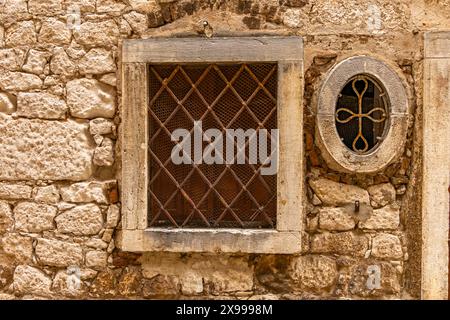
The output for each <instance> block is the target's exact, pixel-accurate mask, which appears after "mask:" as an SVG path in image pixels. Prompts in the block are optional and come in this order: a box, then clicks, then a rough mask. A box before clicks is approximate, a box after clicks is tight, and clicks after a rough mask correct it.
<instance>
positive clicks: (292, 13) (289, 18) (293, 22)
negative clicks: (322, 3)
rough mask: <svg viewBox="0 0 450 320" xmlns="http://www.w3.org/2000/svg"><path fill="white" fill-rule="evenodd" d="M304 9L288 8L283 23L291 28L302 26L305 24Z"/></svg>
mask: <svg viewBox="0 0 450 320" xmlns="http://www.w3.org/2000/svg"><path fill="white" fill-rule="evenodd" d="M304 18H305V17H303V16H302V11H301V10H299V9H287V10H286V12H285V13H284V17H283V24H284V25H286V26H287V27H289V28H300V27H302V26H303V22H302V20H303V19H304Z"/></svg>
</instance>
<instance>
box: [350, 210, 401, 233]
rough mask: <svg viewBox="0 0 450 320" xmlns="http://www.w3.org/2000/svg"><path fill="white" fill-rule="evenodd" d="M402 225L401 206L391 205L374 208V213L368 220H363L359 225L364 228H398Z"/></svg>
mask: <svg viewBox="0 0 450 320" xmlns="http://www.w3.org/2000/svg"><path fill="white" fill-rule="evenodd" d="M399 225H400V208H399V207H398V206H396V205H389V206H386V207H383V208H380V209H375V210H373V213H372V215H371V216H370V217H369V219H367V220H366V221H361V222H360V223H359V227H360V228H362V229H371V230H382V229H391V230H393V229H397V228H398V226H399Z"/></svg>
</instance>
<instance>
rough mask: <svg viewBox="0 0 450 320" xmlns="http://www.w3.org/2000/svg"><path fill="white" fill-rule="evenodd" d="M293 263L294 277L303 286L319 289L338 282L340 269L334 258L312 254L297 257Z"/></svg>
mask: <svg viewBox="0 0 450 320" xmlns="http://www.w3.org/2000/svg"><path fill="white" fill-rule="evenodd" d="M292 263H293V273H292V277H293V279H294V280H296V281H299V283H300V285H301V286H302V287H305V288H308V289H311V290H316V291H319V290H321V289H324V288H328V287H331V286H332V285H333V284H334V283H335V282H336V279H337V276H338V271H337V267H336V262H335V261H334V259H331V258H328V257H324V256H315V255H312V256H311V255H310V256H301V257H297V258H295V259H293V261H292Z"/></svg>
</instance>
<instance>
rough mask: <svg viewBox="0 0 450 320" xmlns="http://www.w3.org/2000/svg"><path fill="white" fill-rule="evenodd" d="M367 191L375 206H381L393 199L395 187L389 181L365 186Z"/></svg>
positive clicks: (391, 201)
mask: <svg viewBox="0 0 450 320" xmlns="http://www.w3.org/2000/svg"><path fill="white" fill-rule="evenodd" d="M367 191H368V192H369V195H370V200H371V201H372V205H373V206H374V207H375V208H379V207H383V206H385V205H387V204H389V203H393V202H394V201H395V188H394V186H393V185H392V184H390V183H383V184H377V185H374V186H370V187H368V188H367Z"/></svg>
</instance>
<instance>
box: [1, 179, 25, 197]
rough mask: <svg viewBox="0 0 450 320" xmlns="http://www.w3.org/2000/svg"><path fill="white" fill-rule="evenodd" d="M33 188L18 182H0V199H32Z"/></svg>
mask: <svg viewBox="0 0 450 320" xmlns="http://www.w3.org/2000/svg"><path fill="white" fill-rule="evenodd" d="M31 191H32V188H31V187H30V186H27V185H24V184H18V183H8V182H0V199H8V200H20V199H30V198H31Z"/></svg>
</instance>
